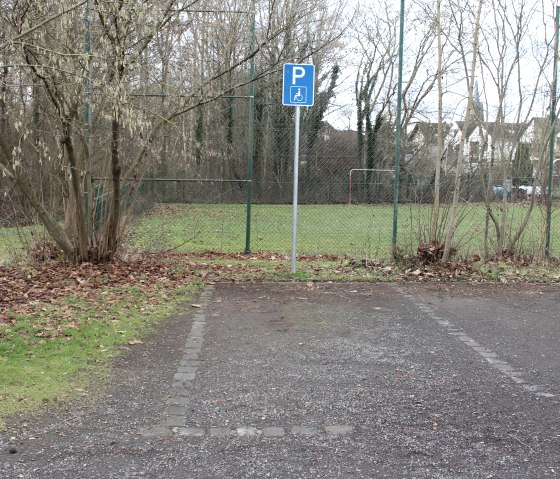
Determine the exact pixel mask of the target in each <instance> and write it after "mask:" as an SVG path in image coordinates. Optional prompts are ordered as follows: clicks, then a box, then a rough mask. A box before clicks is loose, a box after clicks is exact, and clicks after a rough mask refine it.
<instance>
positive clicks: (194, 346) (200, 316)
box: [139, 286, 354, 438]
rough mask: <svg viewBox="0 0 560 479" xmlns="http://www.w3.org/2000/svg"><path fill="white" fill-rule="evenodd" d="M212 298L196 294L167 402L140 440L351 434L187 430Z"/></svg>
mask: <svg viewBox="0 0 560 479" xmlns="http://www.w3.org/2000/svg"><path fill="white" fill-rule="evenodd" d="M213 294H214V287H213V286H206V287H205V288H204V290H203V291H202V293H201V294H200V297H199V300H198V305H197V306H200V307H199V308H197V312H196V313H195V314H194V316H193V322H192V326H191V331H190V333H189V335H188V336H187V341H186V344H185V348H184V353H183V356H182V358H181V360H180V362H179V367H178V368H177V372H176V373H175V374H174V376H173V383H172V384H171V388H170V389H169V398H168V399H167V403H166V406H165V409H164V411H163V415H162V417H161V419H160V421H159V424H156V425H155V426H152V427H148V428H143V429H141V430H140V431H139V433H140V435H142V436H144V437H164V436H180V437H186V438H204V437H210V438H226V437H230V438H233V437H251V438H281V437H284V436H286V435H288V434H290V435H294V436H303V437H307V436H317V435H327V436H342V435H347V434H350V433H352V432H353V431H354V426H350V425H326V426H323V427H320V428H319V427H310V426H292V427H279V426H270V427H263V428H261V429H258V428H255V427H246V426H244V427H238V428H234V429H232V428H228V427H211V428H208V429H203V428H199V427H191V426H189V425H188V424H187V412H188V409H189V406H190V404H191V402H192V399H191V397H190V396H191V395H190V389H191V388H192V384H193V381H194V380H195V379H196V375H197V372H198V368H199V367H200V359H199V354H200V353H201V351H202V346H203V343H204V332H205V329H206V319H207V311H208V307H209V305H210V304H211V303H212V297H213Z"/></svg>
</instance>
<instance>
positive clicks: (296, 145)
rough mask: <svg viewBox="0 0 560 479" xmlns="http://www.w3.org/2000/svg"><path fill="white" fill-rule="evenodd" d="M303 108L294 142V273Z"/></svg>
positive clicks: (297, 120) (293, 269)
mask: <svg viewBox="0 0 560 479" xmlns="http://www.w3.org/2000/svg"><path fill="white" fill-rule="evenodd" d="M300 111H301V107H300V106H299V105H298V106H296V128H295V140H294V207H293V210H294V211H293V222H292V273H295V272H296V244H297V207H298V181H299V117H300Z"/></svg>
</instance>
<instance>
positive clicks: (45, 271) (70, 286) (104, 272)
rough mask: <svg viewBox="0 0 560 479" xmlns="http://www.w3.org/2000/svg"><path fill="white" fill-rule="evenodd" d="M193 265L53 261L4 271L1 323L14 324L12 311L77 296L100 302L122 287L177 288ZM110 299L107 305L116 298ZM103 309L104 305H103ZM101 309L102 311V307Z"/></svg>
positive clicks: (26, 310)
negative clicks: (78, 263)
mask: <svg viewBox="0 0 560 479" xmlns="http://www.w3.org/2000/svg"><path fill="white" fill-rule="evenodd" d="M192 275H193V272H192V269H191V267H190V266H189V264H184V265H181V267H180V268H177V267H171V266H170V265H167V264H162V263H158V262H146V261H138V262H113V263H109V264H91V263H84V264H81V265H74V264H68V263H63V262H50V263H45V264H40V265H35V266H33V267H25V268H17V267H13V268H6V267H3V268H0V321H2V320H3V321H11V317H10V316H9V315H8V312H9V311H11V312H17V313H29V312H31V311H33V309H34V308H35V306H36V305H37V304H38V303H41V304H57V300H58V299H60V298H63V297H66V296H70V295H76V296H79V297H81V298H83V299H84V300H85V301H86V302H87V300H88V299H92V300H95V301H97V300H98V298H99V295H100V294H103V291H104V290H107V289H112V290H113V291H112V293H111V295H110V296H111V297H113V296H115V294H116V295H117V296H118V288H119V287H120V286H126V287H131V286H137V287H139V288H141V289H144V290H146V291H148V290H149V289H150V288H154V286H157V287H158V288H162V287H163V288H169V289H175V288H176V287H177V286H178V285H180V284H181V283H182V282H184V281H185V279H186V278H188V277H192ZM111 297H107V298H106V299H107V301H106V303H108V304H109V303H110V302H111V300H112V298H111ZM100 306H101V305H100ZM100 309H101V308H100Z"/></svg>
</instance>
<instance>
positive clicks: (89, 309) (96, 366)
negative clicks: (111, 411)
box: [0, 263, 201, 427]
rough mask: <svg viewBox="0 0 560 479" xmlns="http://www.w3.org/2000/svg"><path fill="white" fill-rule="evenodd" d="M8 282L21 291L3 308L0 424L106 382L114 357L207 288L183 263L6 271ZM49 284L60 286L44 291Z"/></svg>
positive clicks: (56, 266) (0, 324) (0, 320)
mask: <svg viewBox="0 0 560 479" xmlns="http://www.w3.org/2000/svg"><path fill="white" fill-rule="evenodd" d="M142 267H144V270H145V272H143V271H142ZM136 271H139V273H136ZM2 279H3V281H5V282H6V283H8V282H10V284H11V286H12V291H14V290H15V291H16V292H14V293H10V292H7V293H6V292H5V291H4V292H3V294H11V295H12V297H13V300H12V301H7V302H6V303H5V304H3V305H2V306H3V307H2V309H1V310H0V313H1V314H0V427H1V426H2V420H3V418H5V417H7V416H9V415H11V414H14V413H21V412H25V411H33V410H36V409H38V408H40V407H41V406H42V405H43V404H48V403H49V402H53V401H61V400H66V399H68V398H72V397H76V396H80V395H82V394H85V393H84V391H86V390H87V389H88V387H89V386H91V385H92V384H96V387H99V385H100V384H102V381H103V379H104V377H105V376H106V374H107V372H108V370H109V368H110V364H111V359H112V358H114V357H115V356H118V355H119V354H120V353H121V352H122V351H124V350H126V349H127V348H131V347H134V345H135V344H139V343H141V342H142V341H141V338H142V337H144V336H145V335H146V334H147V333H148V332H150V331H151V330H153V329H154V327H155V325H156V324H157V323H158V322H159V321H161V320H162V319H165V318H166V317H168V316H169V315H170V314H171V313H172V312H173V311H174V310H175V309H176V308H177V306H178V304H180V303H183V302H185V301H188V300H189V299H190V298H192V297H193V295H194V294H196V292H197V291H198V290H199V289H200V287H201V282H200V281H199V280H198V279H197V278H196V277H193V276H192V274H191V273H188V272H185V273H181V272H179V271H178V268H177V265H170V266H169V267H167V268H166V270H165V271H163V270H162V268H161V267H160V266H159V265H158V266H157V268H151V269H150V268H146V266H145V265H144V264H143V263H142V264H137V265H134V264H132V265H128V267H126V266H118V267H115V268H114V269H111V267H110V266H108V267H107V268H104V267H103V266H101V267H96V266H93V265H92V266H89V267H88V268H86V269H84V268H82V267H80V266H72V265H66V264H55V263H53V264H50V265H49V264H45V265H43V266H41V267H39V268H31V267H24V268H18V269H17V270H16V269H13V270H3V271H2ZM45 284H48V285H49V286H50V287H54V289H52V290H51V289H49V288H48V287H45V288H44V289H41V288H42V286H44V285H45ZM21 294H28V295H29V299H28V300H26V301H22V298H21ZM3 300H4V301H5V299H4V298H3ZM90 393H91V390H90Z"/></svg>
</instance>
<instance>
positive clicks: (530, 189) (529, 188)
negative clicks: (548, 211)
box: [517, 185, 541, 197]
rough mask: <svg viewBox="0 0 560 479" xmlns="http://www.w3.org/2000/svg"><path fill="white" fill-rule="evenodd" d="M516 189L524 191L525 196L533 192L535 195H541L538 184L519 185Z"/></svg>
mask: <svg viewBox="0 0 560 479" xmlns="http://www.w3.org/2000/svg"><path fill="white" fill-rule="evenodd" d="M517 189H518V190H519V191H523V192H525V195H526V196H529V197H530V196H531V195H532V194H533V192H534V194H535V196H540V195H541V187H540V186H534V187H533V186H532V185H521V186H518V187H517Z"/></svg>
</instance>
